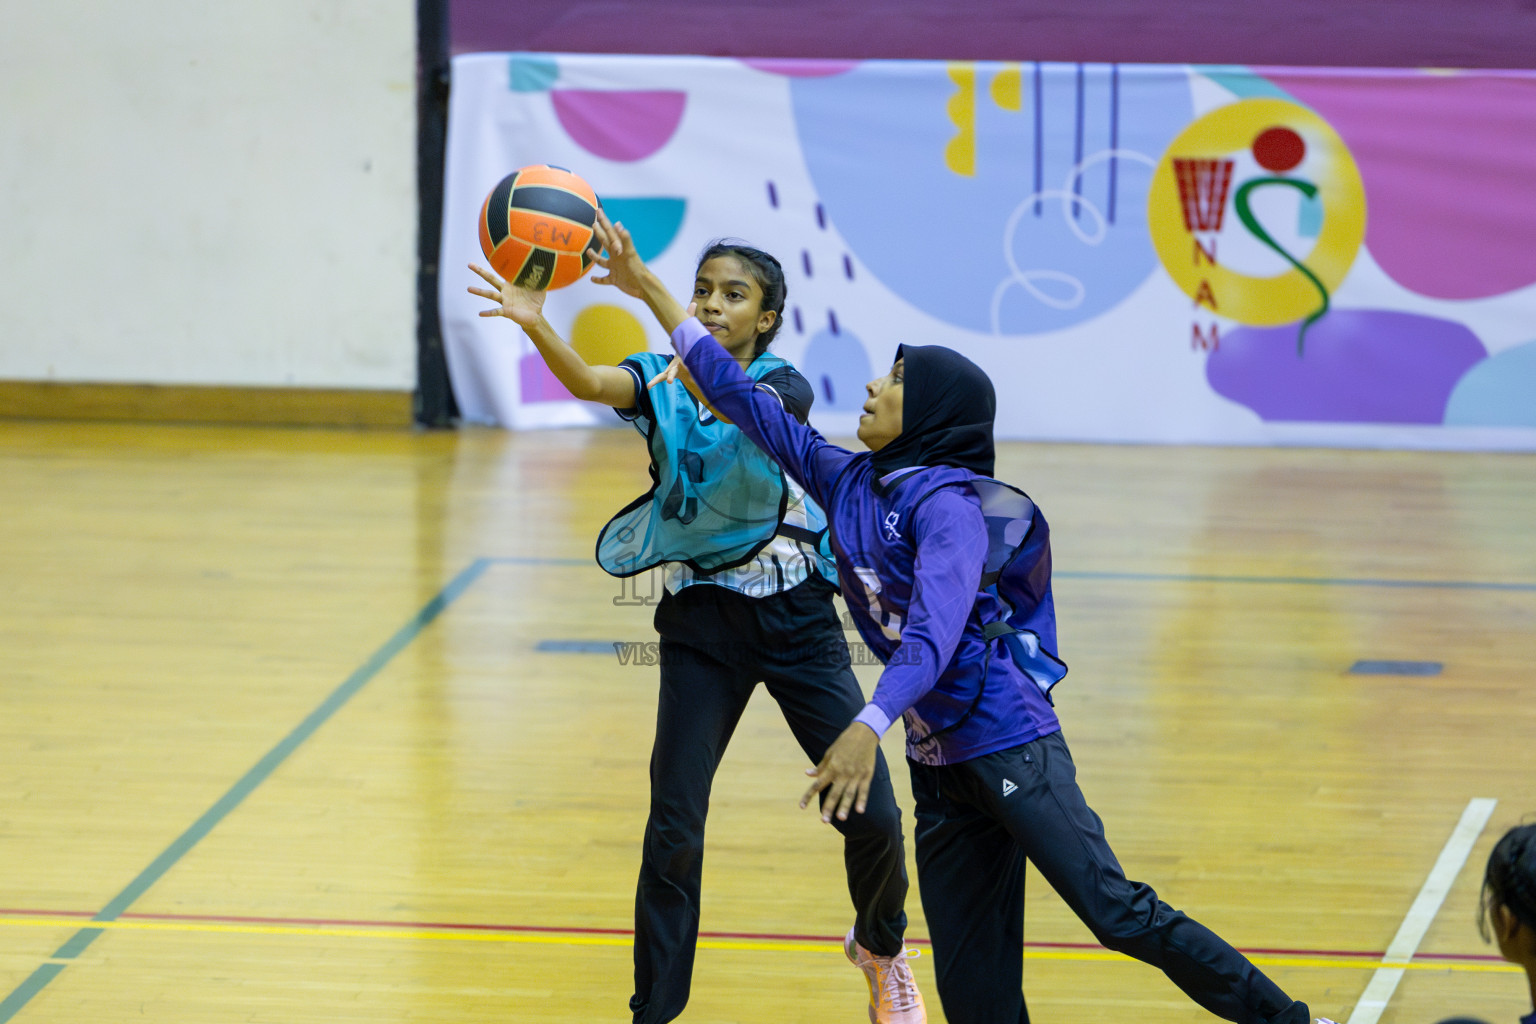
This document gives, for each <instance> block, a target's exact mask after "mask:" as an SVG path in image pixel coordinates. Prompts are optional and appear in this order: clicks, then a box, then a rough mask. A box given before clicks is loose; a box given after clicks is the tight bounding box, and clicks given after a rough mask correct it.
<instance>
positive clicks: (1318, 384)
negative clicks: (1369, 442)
mask: <svg viewBox="0 0 1536 1024" xmlns="http://www.w3.org/2000/svg"><path fill="white" fill-rule="evenodd" d="M1298 326H1299V325H1297V324H1285V325H1284V326H1281V327H1239V328H1236V329H1235V330H1232V331H1230V332H1224V333H1223V334H1222V335H1221V341H1220V343H1219V345H1218V346H1217V348H1216V351H1214V352H1212V353H1211V355H1210V358H1209V359H1208V360H1207V362H1206V364H1205V377H1206V380H1208V381H1209V382H1210V385H1211V388H1212V389H1213V390H1214V391H1215V392H1216V393H1217V394H1219V395H1221V396H1223V397H1225V398H1230V399H1231V400H1232V401H1234V402H1237V403H1239V404H1240V405H1244V406H1247V407H1248V408H1249V409H1252V410H1253V411H1254V412H1256V413H1258V414H1259V417H1260V418H1261V419H1264V420H1267V421H1297V422H1314V423H1436V424H1438V423H1443V422H1444V421H1445V409H1446V404H1447V403H1448V402H1449V401H1450V397H1451V392H1452V390H1454V389H1455V387H1456V383H1457V382H1458V381H1460V380H1461V378H1462V377H1463V376H1464V375H1465V374H1466V372H1467V371H1468V370H1470V369H1471V368H1472V367H1473V366H1475V365H1477V364H1478V363H1479V362H1481V361H1482V360H1484V359H1486V358H1487V357H1488V350H1487V349H1486V348H1484V347H1483V343H1482V342H1481V341H1479V340H1478V338H1477V336H1476V335H1475V334H1473V333H1472V332H1471V331H1470V330H1469V329H1468V328H1467V327H1466V325H1464V324H1460V323H1457V322H1456V321H1454V320H1441V319H1438V318H1436V317H1428V316H1420V315H1418V314H1417V313H1403V312H1399V311H1397V310H1375V309H1335V310H1331V311H1330V312H1329V313H1328V314H1327V315H1326V316H1324V317H1323V318H1322V319H1321V320H1319V321H1317V322H1316V323H1314V324H1313V325H1312V326H1311V328H1310V329H1308V331H1307V337H1306V344H1305V346H1304V348H1303V349H1302V351H1301V353H1300V354H1298V352H1297V339H1296V336H1297V333H1298Z"/></svg>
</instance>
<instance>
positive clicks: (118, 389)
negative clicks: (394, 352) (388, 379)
mask: <svg viewBox="0 0 1536 1024" xmlns="http://www.w3.org/2000/svg"><path fill="white" fill-rule="evenodd" d="M412 401H413V396H412V394H411V392H409V391H372V390H351V389H331V388H254V387H253V388H245V387H205V386H195V385H175V384H72V383H55V382H51V381H14V380H12V381H7V380H0V419H13V420H14V419H28V420H120V421H121V420H128V421H143V422H149V423H221V424H251V425H262V426H278V425H283V426H309V427H379V428H398V427H409V426H411V425H412V422H413V413H412Z"/></svg>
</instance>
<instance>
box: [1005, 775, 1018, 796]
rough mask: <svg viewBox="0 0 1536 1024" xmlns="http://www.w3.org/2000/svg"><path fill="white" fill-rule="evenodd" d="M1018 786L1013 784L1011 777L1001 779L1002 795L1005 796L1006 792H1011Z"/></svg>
mask: <svg viewBox="0 0 1536 1024" xmlns="http://www.w3.org/2000/svg"><path fill="white" fill-rule="evenodd" d="M1018 788H1019V787H1018V786H1015V785H1014V784H1013V780H1011V779H1004V780H1003V796H1007V795H1008V794H1010V793H1012V792H1013V791H1014V790H1016V789H1018Z"/></svg>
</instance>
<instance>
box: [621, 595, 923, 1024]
mask: <svg viewBox="0 0 1536 1024" xmlns="http://www.w3.org/2000/svg"><path fill="white" fill-rule="evenodd" d="M832 593H833V591H832V588H831V587H830V586H829V585H827V584H825V583H824V582H822V581H821V580H819V579H812V580H809V581H807V582H806V583H803V584H801V585H800V586H798V587H795V588H794V589H792V590H788V591H785V592H784V593H781V594H775V595H773V596H771V597H766V598H760V599H753V598H747V597H743V596H742V595H740V594H737V593H736V592H734V591H730V590H726V589H725V588H723V587H717V586H712V585H696V586H693V587H688V588H685V589H684V590H683V591H681V592H680V593H679V594H676V595H673V594H667V595H665V596H664V597H663V598H662V601H661V604H660V605H659V606H658V608H657V611H656V627H657V630H658V631H659V632H660V633H661V637H662V640H661V697H660V701H659V703H658V706H657V711H656V742H655V746H654V747H653V749H652V751H651V810H650V818H649V820H647V822H646V825H645V840H644V849H643V852H642V855H641V861H640V882H639V885H638V887H637V889H636V893H635V994H634V996H633V997H631V999H630V1001H629V1007H630V1010H631V1011H632V1012H633V1013H634V1020H635V1024H662V1022H664V1021H669V1020H672V1019H673V1018H675V1017H677V1016H678V1014H680V1013H682V1011H683V1007H684V1006H685V1005H686V1004H687V1002H688V990H689V984H690V981H691V979H692V976H693V959H694V947H695V946H696V944H697V942H698V935H699V886H700V878H701V875H702V870H703V857H704V818H705V815H706V813H707V812H708V809H709V796H710V786H711V783H712V782H713V781H714V776H715V769H716V768H717V767H719V764H720V759H721V757H722V756H723V755H724V753H725V748H726V744H727V743H728V742H729V741H730V738H731V734H732V733H733V732H734V731H735V729H736V723H737V722H738V721H739V720H740V718H741V714H742V711H743V710H744V709H745V708H746V705H747V700H748V698H749V697H751V695H752V691H753V689H755V688H756V686H757V684H758V683H759V682H762V683H764V684H765V685H766V686H767V689H768V692H769V694H771V695H772V697H773V699H774V700H776V701H777V702H778V704H779V709H780V711H782V712H783V714H784V719H785V721H786V722H788V723H789V728H790V731H791V732H792V733H793V734H794V736H795V739H796V740H797V741H798V742H799V744H800V747H801V749H803V750H804V751H805V754H806V756H807V757H809V758H810V759H811V763H812V764H815V763H817V762H819V761H820V760H821V756H822V754H824V753H825V752H826V750H827V748H828V747H829V746H831V745H832V741H833V740H835V739H837V737H838V736H839V735H840V734H841V733H842V731H843V730H844V729H846V728H847V727H848V724H849V723H850V722H851V721H852V720H853V717H854V715H856V714H858V713H859V710H860V709H861V708H863V707H864V695H863V693H862V691H861V690H860V689H859V685H858V680H857V679H855V678H854V675H853V669H852V667H851V665H850V664H849V658H848V647H847V643H846V641H845V639H844V635H843V630H842V625H841V623H840V622H839V620H838V616H837V613H836V609H835V608H834V606H833V604H832ZM834 823H835V825H836V827H837V829H838V831H839V832H841V833H842V834H843V859H844V866H845V868H846V870H847V874H848V893H849V895H850V896H851V897H852V900H853V907H854V915H855V920H854V927H855V928H856V929H857V934H858V938H859V941H860V942H861V943H863V944H864V946H865V947H866V948H868V949H870V950H872V951H875V952H877V953H880V954H882V955H886V956H889V955H893V954H895V953H897V952H899V951H900V950H901V948H902V940H903V936H904V934H905V931H906V925H907V918H906V911H905V909H904V908H905V905H906V896H907V871H906V858H905V853H904V850H903V845H902V835H901V811H900V809H899V808H898V807H897V806H896V798H895V795H894V794H893V793H892V790H891V777H890V770H889V768H888V767H887V766H886V763H885V759H884V757H883V756H882V757H881V758H880V760H879V761H878V763H877V764H876V768H875V778H874V782H873V784H872V785H871V787H870V794H869V804H868V809H867V810H866V812H865V813H864V814H852V815H849V817H848V820H847V821H846V822H834ZM807 827H809V822H807Z"/></svg>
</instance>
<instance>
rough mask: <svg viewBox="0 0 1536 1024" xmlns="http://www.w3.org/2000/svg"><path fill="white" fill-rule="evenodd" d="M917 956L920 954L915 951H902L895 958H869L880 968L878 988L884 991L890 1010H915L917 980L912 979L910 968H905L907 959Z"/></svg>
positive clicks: (916, 1005)
mask: <svg viewBox="0 0 1536 1024" xmlns="http://www.w3.org/2000/svg"><path fill="white" fill-rule="evenodd" d="M919 956H922V953H920V952H919V951H917V950H915V949H904V950H902V951H901V952H900V953H897V954H896V955H895V956H873V955H872V956H871V959H872V960H874V961H875V963H877V964H879V965H880V966H881V968H882V970H881V971H880V987H881V988H882V989H884V991H885V997H886V999H888V1000H889V1001H890V1004H891V1008H892V1009H895V1010H900V1011H903V1012H905V1011H907V1010H915V1009H917V1007H918V999H919V996H918V993H917V979H915V978H914V977H912V968H911V967H909V966H907V959H908V958H909V957H912V958H915V957H919Z"/></svg>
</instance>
